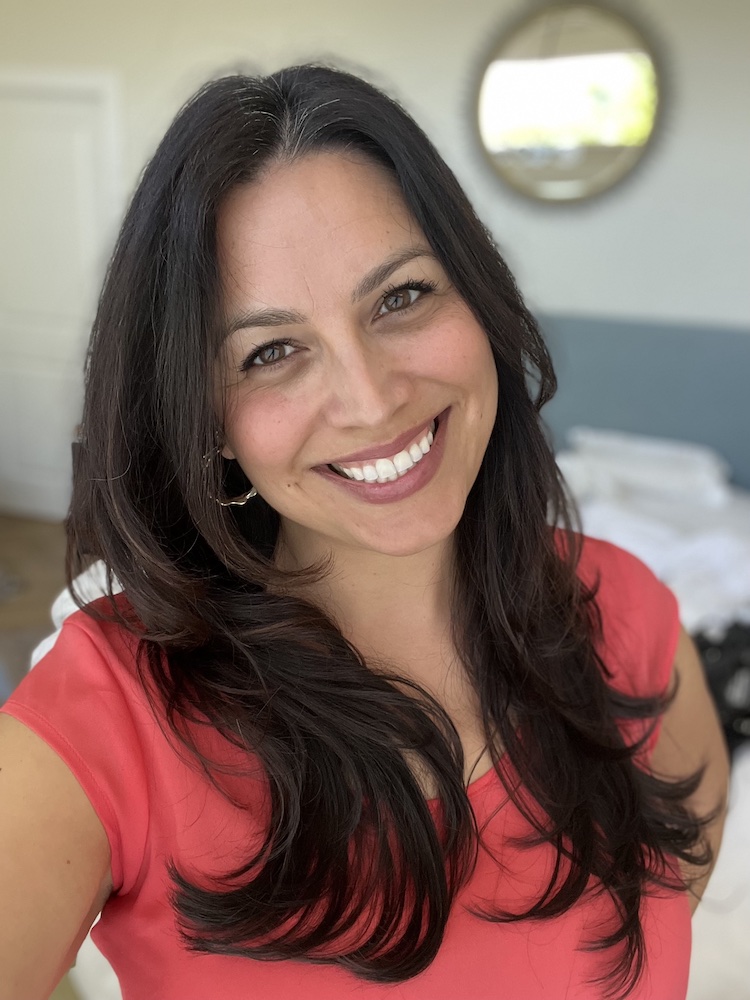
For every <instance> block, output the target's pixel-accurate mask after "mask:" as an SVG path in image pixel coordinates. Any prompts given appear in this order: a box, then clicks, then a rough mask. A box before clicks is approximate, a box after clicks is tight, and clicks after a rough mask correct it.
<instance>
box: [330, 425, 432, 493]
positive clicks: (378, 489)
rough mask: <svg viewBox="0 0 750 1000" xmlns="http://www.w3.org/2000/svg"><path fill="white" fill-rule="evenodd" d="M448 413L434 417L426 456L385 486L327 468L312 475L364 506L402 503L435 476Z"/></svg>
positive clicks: (384, 484)
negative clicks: (326, 481) (362, 503)
mask: <svg viewBox="0 0 750 1000" xmlns="http://www.w3.org/2000/svg"><path fill="white" fill-rule="evenodd" d="M449 413H450V408H448V409H447V410H444V411H443V412H442V413H441V414H440V415H439V416H438V417H437V427H436V429H435V437H434V440H433V443H432V447H431V448H430V450H429V452H428V453H427V454H426V455H425V456H424V457H423V458H422V460H421V461H420V462H419V463H418V464H416V465H415V466H414V468H412V469H409V471H408V472H407V473H406V474H405V475H403V476H401V477H400V478H398V479H395V480H392V481H391V482H385V483H379V482H374V483H371V482H367V481H363V480H355V479H349V478H348V477H347V476H344V475H342V474H341V473H339V472H334V471H333V470H332V469H330V468H329V467H328V466H327V465H322V466H317V467H316V468H315V470H314V471H316V472H318V473H319V474H320V475H322V476H323V477H324V478H325V479H327V480H329V481H330V482H331V483H333V484H335V485H336V486H338V487H339V488H340V489H343V490H346V491H347V492H348V493H349V494H350V495H351V496H352V497H354V498H356V499H357V500H361V501H363V502H365V503H371V504H385V503H393V502H394V501H397V500H403V499H405V498H406V497H409V496H411V495H412V494H414V493H416V492H418V491H419V490H421V489H422V488H423V487H424V486H426V485H427V483H429V482H430V480H431V479H432V478H433V476H434V475H435V473H436V472H437V470H438V468H439V466H440V463H441V461H442V458H443V453H444V451H445V441H446V435H447V431H448V416H449ZM368 457H369V456H368Z"/></svg>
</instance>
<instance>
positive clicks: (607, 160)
mask: <svg viewBox="0 0 750 1000" xmlns="http://www.w3.org/2000/svg"><path fill="white" fill-rule="evenodd" d="M658 109H659V86H658V78H657V72H656V67H655V63H654V58H653V56H652V54H651V52H650V50H649V48H648V46H647V44H646V42H645V41H644V39H643V38H642V37H641V35H640V34H639V33H638V32H637V31H636V30H635V28H634V27H632V25H630V24H629V23H628V22H627V21H625V20H624V19H623V18H621V17H620V16H619V15H617V14H614V13H612V12H611V11H608V10H606V9H603V8H599V7H595V6H591V5H588V4H555V5H554V6H550V7H546V8H544V9H542V10H539V11H536V12H535V13H533V14H532V15H531V16H529V17H527V18H526V19H524V20H523V21H522V22H521V23H520V24H519V25H517V26H516V28H515V29H514V30H513V31H511V32H510V33H509V34H508V35H507V36H506V37H505V38H503V40H502V41H501V43H500V45H499V46H498V48H497V50H496V52H495V54H494V56H493V57H492V58H491V60H490V62H489V65H488V66H487V68H486V69H485V72H484V74H483V77H482V81H481V86H480V90H479V102H478V124H479V134H480V137H481V141H482V145H483V146H484V149H485V151H486V153H487V156H488V157H489V160H490V162H491V163H492V165H493V167H494V168H495V170H496V171H497V173H498V174H499V175H500V177H501V178H502V179H503V180H505V181H506V182H507V183H509V184H510V185H511V186H512V187H513V188H515V189H516V190H518V191H520V192H522V193H523V194H526V195H530V196H531V197H534V198H539V199H542V200H545V201H571V200H576V199H581V198H586V197H590V196H592V195H594V194H598V193H599V192H601V191H604V190H606V189H607V188H609V187H611V186H612V185H613V184H616V183H617V182H618V181H619V180H620V179H621V178H623V177H624V176H625V175H626V174H627V173H629V171H630V170H632V168H633V167H634V166H635V165H636V163H637V162H638V161H639V160H640V158H641V156H642V155H643V152H644V150H645V148H646V146H647V144H648V142H649V140H650V139H651V137H652V135H653V131H654V125H655V122H656V118H657V112H658Z"/></svg>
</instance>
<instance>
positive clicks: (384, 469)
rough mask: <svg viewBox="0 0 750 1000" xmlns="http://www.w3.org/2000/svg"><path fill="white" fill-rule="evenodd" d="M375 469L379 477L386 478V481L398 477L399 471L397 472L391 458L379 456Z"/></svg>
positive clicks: (391, 480)
mask: <svg viewBox="0 0 750 1000" xmlns="http://www.w3.org/2000/svg"><path fill="white" fill-rule="evenodd" d="M375 470H376V472H377V474H378V479H379V480H383V479H385V481H386V482H388V483H391V482H393V480H394V479H398V473H397V472H396V466H395V465H394V464H393V462H392V461H391V460H390V458H379V459H378V460H377V461H376V462H375Z"/></svg>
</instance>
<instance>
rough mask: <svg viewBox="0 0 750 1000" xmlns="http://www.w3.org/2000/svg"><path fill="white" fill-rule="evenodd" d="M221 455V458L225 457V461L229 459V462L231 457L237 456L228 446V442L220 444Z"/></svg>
mask: <svg viewBox="0 0 750 1000" xmlns="http://www.w3.org/2000/svg"><path fill="white" fill-rule="evenodd" d="M221 457H222V458H226V459H227V461H230V462H231V460H232V459H233V458H237V456H236V455H235V453H234V452H233V451H232V449H231V448H230V447H229V445H228V444H224V445H222V447H221Z"/></svg>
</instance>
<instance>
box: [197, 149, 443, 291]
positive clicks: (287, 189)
mask: <svg viewBox="0 0 750 1000" xmlns="http://www.w3.org/2000/svg"><path fill="white" fill-rule="evenodd" d="M217 234H218V246H219V262H220V268H221V272H222V279H223V284H224V290H225V295H226V296H228V297H229V299H230V300H231V299H234V298H235V297H236V296H237V295H242V296H244V297H245V298H248V297H249V298H254V297H256V296H260V298H261V299H264V298H268V297H269V296H277V295H278V294H280V293H284V292H289V291H291V290H292V289H293V288H294V286H295V285H297V286H299V288H298V290H302V289H304V288H305V287H306V286H309V288H310V289H312V287H313V286H314V285H316V284H317V283H318V282H320V283H321V284H323V285H327V284H330V283H331V282H333V283H334V284H335V285H336V286H340V289H341V291H344V290H345V289H348V288H349V286H350V285H351V284H356V283H357V282H358V281H359V280H360V279H361V278H362V276H363V275H364V274H365V273H366V272H367V271H369V270H370V269H371V268H372V267H374V266H377V264H378V263H379V262H380V261H381V260H382V259H385V258H386V257H389V256H392V255H393V254H394V253H398V252H400V251H401V250H403V249H405V248H408V247H410V246H415V245H426V240H425V238H424V235H423V234H422V233H421V230H420V229H419V226H418V225H417V224H416V222H415V220H414V219H413V217H412V215H411V213H410V211H409V209H408V208H407V206H406V203H405V201H404V199H403V196H402V194H401V192H400V190H399V188H398V185H397V184H396V182H395V180H394V178H393V177H392V176H391V175H390V174H389V173H388V172H387V171H386V170H385V169H384V168H383V167H380V166H378V165H376V164H374V163H372V162H371V161H369V160H367V159H365V158H364V157H361V156H352V155H349V154H344V153H338V152H321V153H316V154H313V155H309V156H305V157H303V158H301V159H299V160H295V161H293V162H291V163H278V164H274V165H273V166H272V167H271V168H269V169H268V170H266V171H265V172H264V174H263V175H262V176H261V177H260V178H259V179H258V180H256V181H254V182H252V183H250V184H245V185H242V186H239V187H237V188H235V189H234V190H233V191H232V192H230V193H229V195H228V196H227V198H226V200H225V202H224V204H223V205H222V208H221V211H220V213H219V219H218V230H217Z"/></svg>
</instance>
